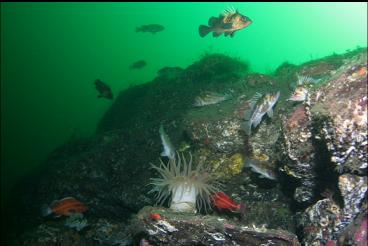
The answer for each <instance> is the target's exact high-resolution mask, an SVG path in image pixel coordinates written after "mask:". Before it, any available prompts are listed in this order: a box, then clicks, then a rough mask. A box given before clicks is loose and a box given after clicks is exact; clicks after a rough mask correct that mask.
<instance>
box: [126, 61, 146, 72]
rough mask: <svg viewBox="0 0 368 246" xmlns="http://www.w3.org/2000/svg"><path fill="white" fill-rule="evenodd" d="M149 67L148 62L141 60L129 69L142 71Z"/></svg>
mask: <svg viewBox="0 0 368 246" xmlns="http://www.w3.org/2000/svg"><path fill="white" fill-rule="evenodd" d="M146 65H147V62H145V61H143V60H139V61H136V62H134V63H133V64H132V65H130V67H129V69H130V70H132V69H141V68H143V67H145V66H146Z"/></svg>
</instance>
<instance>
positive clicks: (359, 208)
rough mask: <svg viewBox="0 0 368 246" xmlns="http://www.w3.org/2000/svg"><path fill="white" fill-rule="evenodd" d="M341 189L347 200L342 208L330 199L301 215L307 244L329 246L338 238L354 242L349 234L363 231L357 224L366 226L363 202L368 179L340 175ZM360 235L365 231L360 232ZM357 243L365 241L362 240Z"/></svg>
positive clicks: (316, 204)
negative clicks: (330, 242) (363, 217)
mask: <svg viewBox="0 0 368 246" xmlns="http://www.w3.org/2000/svg"><path fill="white" fill-rule="evenodd" d="M339 189H340V192H341V195H342V197H343V200H344V201H343V207H341V206H340V205H338V204H337V203H336V202H335V201H334V200H333V199H332V196H331V197H329V198H326V199H323V200H319V201H317V202H316V203H315V204H313V205H312V206H310V207H308V208H307V209H306V210H305V211H304V212H302V213H299V214H298V215H299V217H298V223H299V226H301V227H302V228H303V242H304V243H306V244H310V245H327V242H329V241H336V240H337V239H338V241H339V242H340V243H341V242H344V241H346V242H347V241H349V240H352V241H354V239H353V235H351V233H350V231H352V230H353V231H354V233H355V232H357V231H359V230H361V229H359V225H358V228H356V227H357V225H356V224H357V223H358V224H359V223H363V224H364V219H362V216H366V206H367V204H366V201H365V202H364V198H365V195H366V191H367V177H358V176H356V175H352V174H344V175H341V176H340V177H339ZM359 214H360V215H359ZM365 230H367V228H365ZM359 233H364V232H362V231H360V232H359ZM356 237H359V235H358V236H356ZM347 238H349V239H347ZM356 240H357V241H362V239H361V238H358V239H356ZM339 245H347V244H343V243H342V244H339Z"/></svg>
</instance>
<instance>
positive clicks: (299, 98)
mask: <svg viewBox="0 0 368 246" xmlns="http://www.w3.org/2000/svg"><path fill="white" fill-rule="evenodd" d="M307 95H308V89H307V88H305V87H304V86H303V85H300V86H298V87H296V88H295V90H294V92H293V94H292V95H291V96H290V98H288V99H287V101H294V102H303V101H304V100H305V99H306V98H307Z"/></svg>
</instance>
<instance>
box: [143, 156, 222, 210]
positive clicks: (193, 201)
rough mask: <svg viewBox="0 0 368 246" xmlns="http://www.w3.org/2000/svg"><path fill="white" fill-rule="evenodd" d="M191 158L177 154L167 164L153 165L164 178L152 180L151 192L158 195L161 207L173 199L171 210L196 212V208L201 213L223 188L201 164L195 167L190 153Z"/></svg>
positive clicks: (161, 162)
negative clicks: (214, 195) (212, 196)
mask: <svg viewBox="0 0 368 246" xmlns="http://www.w3.org/2000/svg"><path fill="white" fill-rule="evenodd" d="M189 157H190V158H189V160H187V159H186V158H185V156H184V153H177V155H176V158H173V159H170V160H169V161H168V163H167V165H165V164H164V163H163V161H162V160H161V159H160V166H155V165H152V164H151V166H152V168H154V169H155V170H156V171H158V173H159V174H160V175H161V177H160V178H152V179H151V181H152V182H151V183H150V184H151V185H153V186H154V187H153V189H152V190H151V191H150V192H157V195H156V199H157V202H158V203H161V204H162V203H163V202H164V201H165V200H167V199H168V198H169V197H170V208H171V209H172V210H174V211H177V212H196V205H197V208H198V210H201V209H202V208H204V209H205V210H207V207H208V206H209V205H210V202H211V199H210V197H211V195H212V194H213V193H215V192H217V191H219V188H220V186H221V184H220V183H219V182H216V181H214V180H213V179H212V178H211V176H210V175H209V174H208V172H206V170H205V169H204V167H203V166H202V165H201V164H199V165H197V166H196V168H193V167H192V162H193V157H192V154H191V153H190V152H189Z"/></svg>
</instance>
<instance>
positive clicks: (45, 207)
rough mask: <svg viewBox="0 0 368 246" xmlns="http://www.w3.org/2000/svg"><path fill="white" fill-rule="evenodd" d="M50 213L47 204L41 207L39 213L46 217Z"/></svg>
mask: <svg viewBox="0 0 368 246" xmlns="http://www.w3.org/2000/svg"><path fill="white" fill-rule="evenodd" d="M51 213H52V210H51V208H50V207H49V206H47V205H43V206H42V208H41V214H42V216H43V217H46V216H48V215H50V214H51Z"/></svg>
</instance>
